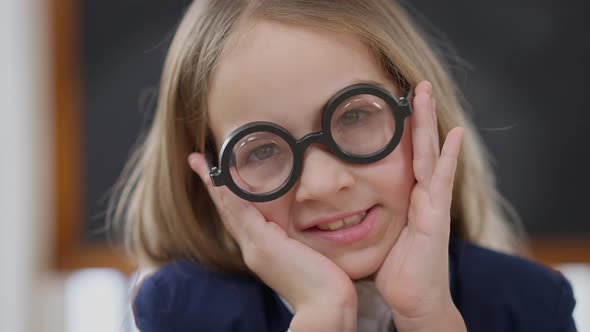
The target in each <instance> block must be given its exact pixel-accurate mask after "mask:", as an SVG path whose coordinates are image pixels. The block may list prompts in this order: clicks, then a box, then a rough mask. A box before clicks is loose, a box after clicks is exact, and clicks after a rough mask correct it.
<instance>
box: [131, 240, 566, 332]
mask: <svg viewBox="0 0 590 332" xmlns="http://www.w3.org/2000/svg"><path fill="white" fill-rule="evenodd" d="M449 258H450V259H449V261H450V266H449V267H450V269H449V270H450V283H451V285H450V286H451V294H452V297H453V301H454V302H455V305H456V306H457V308H458V309H459V311H460V312H461V314H462V315H463V319H464V320H465V323H466V325H467V330H468V331H470V332H511V331H513V332H524V331H527V332H528V331H531V332H540V331H547V332H558V331H559V332H573V331H576V327H575V324H574V321H573V318H572V311H573V308H574V305H575V301H574V297H573V294H572V289H571V287H570V285H569V283H568V282H567V280H566V279H565V278H564V277H563V276H562V275H561V274H560V273H558V272H556V271H553V270H550V269H548V268H545V267H543V266H540V265H538V264H535V263H533V262H530V261H527V260H524V259H521V258H518V257H514V256H509V255H505V254H501V253H497V252H494V251H491V250H488V249H484V248H482V247H479V246H476V245H474V244H472V243H469V242H465V241H462V240H451V243H450V245H449ZM133 307H134V315H135V322H136V325H137V327H138V328H139V329H140V331H142V332H164V331H167V332H170V331H175V332H185V331H186V332H189V331H190V332H194V331H206V332H209V331H211V332H229V331H232V332H233V331H235V332H285V331H287V328H288V327H289V323H290V321H291V319H292V317H293V316H292V314H291V313H290V311H289V310H288V309H287V308H286V307H285V305H284V304H283V303H282V302H281V300H280V299H279V297H278V296H277V295H276V293H275V292H274V291H272V290H271V289H270V288H269V287H267V286H266V285H265V284H263V283H262V282H260V281H259V280H257V279H255V278H252V277H245V276H241V277H237V276H233V275H232V276H230V275H224V274H221V273H218V272H214V271H210V270H208V269H206V268H204V267H202V266H199V265H197V264H194V263H191V262H188V261H177V262H174V263H171V264H169V265H166V266H164V267H163V268H161V269H159V270H158V271H157V272H156V273H155V274H153V275H151V276H150V277H148V278H147V279H146V280H145V281H143V283H142V284H141V286H140V287H139V290H138V292H137V295H136V297H135V299H134V305H133Z"/></svg>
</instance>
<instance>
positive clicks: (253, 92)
mask: <svg viewBox="0 0 590 332" xmlns="http://www.w3.org/2000/svg"><path fill="white" fill-rule="evenodd" d="M367 81H373V82H377V83H380V84H382V85H384V86H385V87H386V88H388V89H389V90H390V92H392V93H394V94H396V95H397V93H396V92H397V91H395V87H394V86H393V85H392V84H391V82H390V81H389V80H388V79H387V77H386V75H385V73H384V72H383V70H381V69H380V67H379V66H378V65H377V63H376V62H375V60H374V59H373V57H372V56H371V54H370V52H369V49H368V48H367V47H366V46H365V45H364V44H363V43H362V42H361V41H360V40H359V39H357V38H355V37H354V36H353V35H352V34H346V33H336V32H330V31H325V30H320V29H313V28H309V27H302V26H296V25H289V24H283V23H278V22H273V21H256V22H253V23H252V24H249V25H245V26H243V27H241V28H240V29H239V31H237V33H236V34H235V35H234V36H233V37H232V38H231V40H230V41H229V43H228V45H227V47H226V49H225V50H224V52H223V54H222V56H221V59H220V62H219V65H218V67H217V69H216V72H215V74H214V76H213V81H212V86H211V91H210V95H209V119H210V126H211V129H212V131H213V134H214V136H215V140H216V141H217V142H218V144H220V143H221V142H222V140H223V138H225V137H226V136H227V135H228V134H229V133H230V132H231V131H232V130H234V129H236V128H237V127H239V126H240V125H242V124H245V123H248V122H252V121H270V122H275V123H278V124H280V125H282V126H283V127H285V128H286V129H288V130H289V131H291V133H292V134H294V135H295V137H296V138H297V137H300V136H302V135H303V134H306V133H308V132H310V131H312V130H317V128H316V127H315V126H317V125H319V119H320V117H321V111H322V109H323V106H324V105H325V104H326V102H327V101H328V100H329V99H330V97H332V96H333V95H334V94H335V93H336V92H338V91H339V90H341V89H342V88H344V87H346V86H349V85H351V84H353V83H358V82H367Z"/></svg>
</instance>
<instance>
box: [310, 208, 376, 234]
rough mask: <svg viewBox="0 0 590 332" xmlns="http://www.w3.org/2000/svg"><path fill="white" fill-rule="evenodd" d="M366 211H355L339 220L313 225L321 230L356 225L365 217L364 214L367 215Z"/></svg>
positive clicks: (332, 229) (335, 229)
mask: <svg viewBox="0 0 590 332" xmlns="http://www.w3.org/2000/svg"><path fill="white" fill-rule="evenodd" d="M367 211H369V210H365V211H363V212H361V213H357V214H355V215H353V216H348V217H346V218H342V219H340V220H336V221H333V222H331V223H328V224H321V225H317V226H315V227H316V228H317V229H319V230H322V231H337V230H339V229H346V228H350V227H353V226H355V225H358V224H359V223H360V222H361V221H363V219H365V216H366V215H367Z"/></svg>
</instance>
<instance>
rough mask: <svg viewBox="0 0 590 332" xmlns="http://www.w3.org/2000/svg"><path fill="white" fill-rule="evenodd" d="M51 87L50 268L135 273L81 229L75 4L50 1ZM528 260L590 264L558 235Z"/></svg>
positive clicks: (586, 250) (586, 245) (589, 242)
mask: <svg viewBox="0 0 590 332" xmlns="http://www.w3.org/2000/svg"><path fill="white" fill-rule="evenodd" d="M50 4H51V6H50V10H49V15H50V20H49V22H50V25H51V32H52V33H51V42H50V44H49V46H50V47H51V51H50V52H51V56H52V58H51V62H50V63H51V83H52V84H51V85H50V86H52V87H53V91H52V92H53V97H54V98H53V105H52V109H53V120H54V121H53V126H54V133H55V150H54V156H55V158H54V163H53V167H54V201H55V208H54V211H55V213H54V223H55V228H54V229H55V234H54V239H53V243H54V244H55V245H54V264H53V265H54V267H55V268H56V269H58V270H61V271H71V270H77V269H82V268H94V267H110V268H114V269H117V270H120V271H123V272H125V273H131V272H132V271H133V267H132V264H131V263H130V262H129V261H128V260H127V259H126V258H125V256H124V255H123V252H122V251H121V250H120V249H118V248H114V247H112V246H111V245H109V244H108V243H100V244H97V243H96V242H88V241H85V240H84V237H83V235H82V234H83V232H82V228H81V227H82V225H84V222H83V208H84V206H85V205H86V202H85V201H84V197H83V193H84V190H83V189H84V185H85V184H84V174H82V173H83V171H82V169H83V168H82V166H83V165H82V160H83V158H82V156H81V151H82V143H81V140H82V137H83V135H81V128H82V125H81V124H82V120H83V117H84V110H83V109H82V106H81V105H82V103H81V92H82V91H80V84H79V83H80V81H81V76H80V75H81V65H80V63H81V62H80V54H79V53H80V52H79V50H80V48H79V46H80V38H81V36H80V35H79V31H81V30H80V29H78V27H79V25H80V24H79V16H80V14H79V13H80V12H79V10H78V9H79V7H78V5H77V3H76V2H75V1H74V0H52V1H51V2H50ZM530 248H531V256H532V257H533V259H535V260H536V261H539V262H541V263H543V264H546V265H552V264H558V263H566V262H568V263H569V262H580V263H590V239H589V238H587V237H575V236H560V237H535V238H532V239H531V241H530Z"/></svg>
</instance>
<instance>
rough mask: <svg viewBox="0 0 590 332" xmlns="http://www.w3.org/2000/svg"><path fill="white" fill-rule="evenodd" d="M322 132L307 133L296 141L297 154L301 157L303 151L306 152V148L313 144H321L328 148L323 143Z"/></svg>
mask: <svg viewBox="0 0 590 332" xmlns="http://www.w3.org/2000/svg"><path fill="white" fill-rule="evenodd" d="M324 137H325V136H324V131H319V132H315V133H309V134H307V135H305V136H303V137H302V138H301V139H300V140H298V141H297V142H296V145H297V149H298V150H299V153H300V155H301V156H303V153H304V152H305V150H307V148H308V147H309V146H310V145H312V144H315V143H319V144H322V145H324V146H328V145H327V144H326V143H325V142H324Z"/></svg>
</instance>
